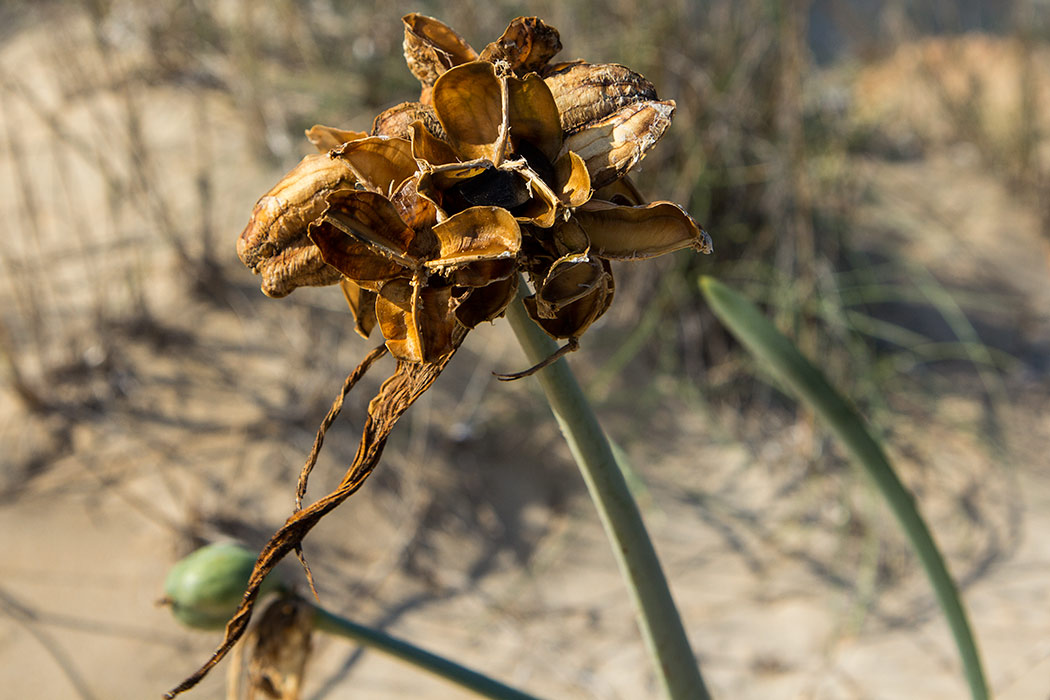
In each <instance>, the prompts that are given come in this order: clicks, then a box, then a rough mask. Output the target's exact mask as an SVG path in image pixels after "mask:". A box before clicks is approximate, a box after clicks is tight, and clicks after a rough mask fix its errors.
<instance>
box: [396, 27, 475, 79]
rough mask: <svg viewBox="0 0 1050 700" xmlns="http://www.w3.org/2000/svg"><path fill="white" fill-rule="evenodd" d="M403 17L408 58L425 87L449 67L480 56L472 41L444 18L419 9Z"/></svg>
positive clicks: (410, 65)
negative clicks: (425, 13)
mask: <svg viewBox="0 0 1050 700" xmlns="http://www.w3.org/2000/svg"><path fill="white" fill-rule="evenodd" d="M401 21H402V22H404V24H405V41H404V49H405V62H406V63H407V64H408V69H409V70H410V71H412V75H414V76H416V78H417V79H418V80H419V82H420V83H421V84H422V85H423V88H424V89H426V88H429V87H431V86H432V85H433V84H434V81H435V80H437V79H438V78H439V77H441V74H442V73H444V72H445V71H447V70H448V69H449V68H452V67H453V66H458V65H459V64H461V63H467V62H469V61H473V60H475V59H477V57H478V54H477V52H476V51H474V49H472V48H471V47H470V44H468V43H467V42H466V41H465V40H464V39H463V37H461V36H460V35H459V34H457V33H456V32H455V30H453V29H452V28H451V27H449V26H448V25H447V24H445V23H444V22H440V21H438V20H436V19H434V18H433V17H427V16H426V15H421V14H418V13H415V12H413V13H412V14H408V15H405V16H404V17H402V18H401Z"/></svg>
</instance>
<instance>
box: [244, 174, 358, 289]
mask: <svg viewBox="0 0 1050 700" xmlns="http://www.w3.org/2000/svg"><path fill="white" fill-rule="evenodd" d="M354 182H355V178H354V174H353V171H352V170H351V168H350V166H349V165H348V164H347V163H346V162H345V161H343V160H341V159H338V158H331V157H329V156H328V155H321V154H318V155H310V156H306V157H305V158H303V160H302V161H300V163H299V165H297V166H296V167H295V168H293V169H292V170H291V172H289V173H288V174H287V175H285V176H284V177H283V178H282V179H281V181H280V182H278V183H277V184H276V185H275V186H274V188H273V189H271V190H270V191H269V192H267V193H266V194H264V195H263V196H262V197H260V198H259V201H258V202H256V204H255V208H254V209H253V210H252V216H251V219H250V220H249V221H248V225H247V226H246V227H245V228H244V231H243V232H241V236H240V238H239V239H238V240H237V255H238V256H239V257H240V259H241V261H242V262H243V263H244V264H245V265H247V266H248V267H249V268H250V269H251V270H252V272H254V273H256V274H259V275H262V278H263V279H262V291H263V293H264V294H266V295H267V296H270V297H283V296H286V295H287V294H289V293H290V292H291V291H292V290H293V289H295V288H296V287H303V286H325V285H329V284H335V283H336V282H338V281H339V277H340V275H339V273H338V271H337V270H334V269H332V268H330V267H328V266H327V265H326V264H325V263H324V261H323V260H321V254H320V252H319V251H318V250H317V248H316V247H314V245H313V243H312V242H311V241H310V239H309V238H307V227H308V226H309V225H310V223H311V222H312V221H314V220H315V219H317V218H318V217H319V216H320V215H321V213H322V212H323V211H324V210H325V208H326V207H327V206H328V202H327V201H326V197H327V196H328V195H329V194H330V193H332V192H335V191H337V190H342V189H353V187H354Z"/></svg>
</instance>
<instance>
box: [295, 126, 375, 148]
mask: <svg viewBox="0 0 1050 700" xmlns="http://www.w3.org/2000/svg"><path fill="white" fill-rule="evenodd" d="M366 136H368V134H366V133H364V132H363V131H348V130H347V129H337V128H336V127H334V126H325V125H324V124H314V125H313V126H311V127H310V128H309V129H307V130H306V138H307V139H308V140H309V141H310V143H312V144H313V145H314V146H315V147H316V148H317V150H318V151H320V152H321V153H327V152H328V151H330V150H332V149H333V148H337V147H339V146H342V145H343V144H344V143H347V142H348V141H356V140H357V139H363V138H364V137H366Z"/></svg>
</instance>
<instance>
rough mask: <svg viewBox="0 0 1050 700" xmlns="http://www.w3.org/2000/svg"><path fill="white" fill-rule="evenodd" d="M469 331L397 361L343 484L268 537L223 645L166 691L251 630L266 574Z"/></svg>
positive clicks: (358, 372) (375, 452) (335, 497)
mask: <svg viewBox="0 0 1050 700" xmlns="http://www.w3.org/2000/svg"><path fill="white" fill-rule="evenodd" d="M465 335H466V329H465V328H462V327H457V328H456V329H455V330H454V331H453V334H452V339H451V343H450V345H451V346H452V350H451V351H450V352H449V353H447V354H446V355H444V356H442V357H441V358H439V359H438V360H436V361H435V362H431V363H416V362H403V361H399V362H398V363H397V370H396V371H395V372H394V374H393V375H392V376H391V377H390V378H389V379H387V380H386V381H385V382H384V383H383V385H382V387H380V389H379V393H378V394H376V396H375V398H374V399H372V401H371V402H370V403H369V404H368V418H367V419H366V421H365V427H364V430H363V432H362V435H361V442H360V444H359V446H358V449H357V454H356V455H355V456H354V461H353V463H352V464H351V465H350V467H349V468H348V469H347V471H346V474H345V475H344V476H343V479H342V481H341V482H340V483H339V486H337V487H336V488H335V490H333V491H332V492H331V493H329V494H328V495H327V496H324V497H323V498H321V499H319V500H317V501H315V502H314V503H312V504H311V505H309V506H307V507H306V508H303V509H301V510H298V509H297V510H296V511H295V513H293V514H292V516H291V517H290V518H288V520H287V522H285V524H284V525H283V526H282V527H281V528H280V529H279V530H278V531H277V532H275V533H274V535H273V537H271V538H270V541H269V542H267V543H266V546H265V547H263V550H262V552H261V553H260V554H259V558H258V560H257V561H256V563H255V569H254V570H253V571H252V575H251V579H250V580H249V581H248V588H247V590H246V591H245V592H244V599H243V601H242V602H241V606H240V608H238V610H237V612H236V614H235V615H234V616H233V617H232V618H231V619H230V621H229V623H228V624H227V625H226V632H225V635H224V637H223V640H222V642H221V643H220V644H219V646H218V648H217V649H216V650H215V652H214V653H213V654H212V656H211V658H210V659H208V661H207V662H205V663H204V665H202V666H201V667H200V668H199V669H197V671H196V672H194V673H193V674H192V675H190V676H189V677H187V678H186V679H185V680H183V681H182V682H181V683H179V684H178V685H177V686H176V687H174V688H172V689H171V690H170V691H168V692H167V693H166V694H165V696H164V697H166V698H174V697H175V696H176V695H178V694H180V693H182V692H184V691H186V690H189V689H190V688H192V687H193V686H195V685H197V683H199V682H200V681H201V679H203V678H204V676H206V675H207V674H208V672H209V671H210V670H211V669H212V668H214V666H215V665H216V664H218V663H219V662H220V661H222V659H223V658H224V657H225V656H226V654H228V653H229V651H230V649H232V648H233V646H234V645H235V644H236V643H237V641H238V640H239V639H240V638H241V637H242V636H243V635H244V633H245V631H246V630H247V629H248V623H249V622H250V621H251V616H252V611H253V609H254V608H255V602H256V600H257V599H258V597H259V591H260V589H261V588H262V584H263V581H264V580H265V579H266V576H267V575H268V574H270V572H271V571H273V569H274V567H276V566H277V564H278V563H279V562H280V561H281V560H282V559H283V558H284V557H285V556H287V555H288V554H289V553H291V552H292V551H295V550H297V549H298V548H299V547H300V546H301V544H302V541H303V538H305V537H306V535H307V534H308V533H309V532H310V530H312V529H313V527H314V526H315V525H317V523H319V522H320V521H321V519H322V518H324V516H326V515H328V513H330V512H332V511H333V510H335V509H336V508H337V507H339V506H340V505H341V504H342V503H343V502H344V501H345V500H346V499H347V498H349V497H350V496H351V495H353V494H354V493H355V492H356V491H357V490H358V489H359V488H361V486H362V485H363V484H364V483H365V480H366V479H367V478H368V476H369V475H370V474H371V473H372V471H373V470H374V469H375V467H376V465H377V464H378V463H379V458H380V457H381V456H382V454H383V448H384V446H385V445H386V441H387V439H388V438H389V436H390V431H391V430H393V428H394V426H395V425H396V424H397V421H398V420H399V419H400V418H401V416H402V415H403V414H404V413H405V411H407V410H408V408H409V407H410V406H411V405H412V404H413V403H414V402H415V401H416V399H418V398H419V397H420V396H422V395H423V394H424V393H425V392H426V390H427V389H429V388H430V386H431V385H432V384H433V383H434V381H435V380H436V379H437V378H438V376H440V375H441V372H442V371H443V370H444V369H445V367H446V366H447V365H448V362H449V361H450V360H451V359H452V356H453V355H454V354H455V350H456V348H458V347H459V345H460V343H462V341H463V338H464V337H465ZM382 354H383V352H382V348H379V349H377V350H373V351H372V352H371V353H369V355H368V356H367V357H366V358H365V359H364V360H363V361H362V362H361V364H360V365H358V367H357V369H355V370H354V371H353V372H352V373H351V374H350V376H349V377H347V381H346V383H345V384H344V394H345V391H346V390H348V387H352V386H353V384H354V383H355V382H356V380H357V379H360V377H361V376H362V375H363V374H364V371H365V370H367V368H368V367H369V366H371V364H372V363H373V362H375V360H376V359H378V358H379V357H381V356H382ZM333 408H334V406H333ZM320 436H321V433H320V432H319V438H320ZM318 442H319V440H318ZM315 444H317V443H315ZM311 456H312V457H314V458H316V455H314V454H313V453H312V455H311ZM309 466H310V462H308V463H307V467H309ZM304 471H307V469H306V468H304Z"/></svg>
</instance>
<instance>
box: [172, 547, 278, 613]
mask: <svg viewBox="0 0 1050 700" xmlns="http://www.w3.org/2000/svg"><path fill="white" fill-rule="evenodd" d="M256 556H257V555H256V553H255V552H252V551H251V550H248V549H246V548H244V547H242V546H241V545H239V544H236V543H234V542H218V543H215V544H209V545H205V546H204V547H201V548H200V549H198V550H197V551H195V552H193V553H192V554H189V555H188V556H186V557H184V558H183V559H181V560H179V561H178V562H176V564H175V566H173V567H172V568H171V571H170V572H168V577H167V579H165V581H164V594H165V597H164V599H163V601H162V602H164V603H166V604H168V605H170V606H171V612H172V614H173V615H174V616H175V619H176V620H178V621H179V622H181V623H182V624H184V625H186V626H187V627H195V628H198V629H222V628H223V627H225V625H226V622H227V621H228V620H229V619H230V618H231V617H233V614H234V613H235V612H237V608H238V606H240V604H241V599H242V598H243V597H244V590H245V589H246V588H247V587H248V579H249V578H250V577H251V573H252V568H253V567H254V566H255V559H256ZM280 588H281V584H280V582H279V579H278V577H276V576H273V575H271V576H268V577H267V578H266V580H265V581H263V584H262V588H261V589H260V591H259V595H260V597H261V596H264V595H266V594H267V593H269V592H271V591H275V590H278V589H280Z"/></svg>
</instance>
